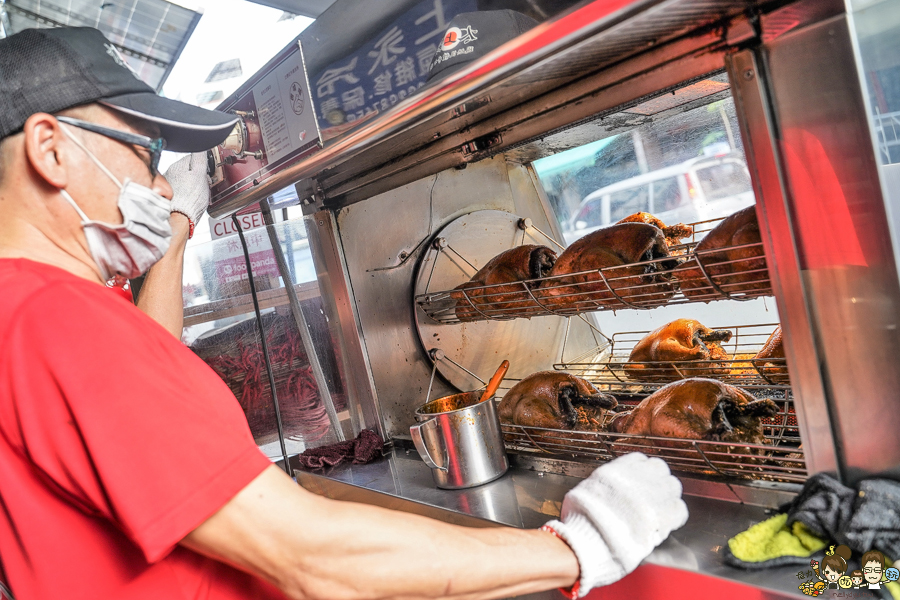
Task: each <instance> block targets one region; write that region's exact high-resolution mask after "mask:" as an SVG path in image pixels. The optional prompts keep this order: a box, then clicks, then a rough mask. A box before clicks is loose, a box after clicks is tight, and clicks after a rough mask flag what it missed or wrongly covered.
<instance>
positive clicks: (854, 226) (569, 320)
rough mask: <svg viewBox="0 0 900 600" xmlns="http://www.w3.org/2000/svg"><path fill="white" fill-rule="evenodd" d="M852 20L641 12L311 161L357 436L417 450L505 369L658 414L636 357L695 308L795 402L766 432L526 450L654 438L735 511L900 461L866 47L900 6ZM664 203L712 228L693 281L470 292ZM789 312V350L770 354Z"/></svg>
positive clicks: (321, 250) (880, 177)
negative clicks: (451, 398)
mask: <svg viewBox="0 0 900 600" xmlns="http://www.w3.org/2000/svg"><path fill="white" fill-rule="evenodd" d="M593 4H602V3H593ZM851 4H852V3H851ZM872 4H873V5H874V6H875V9H879V6H881V9H884V8H885V6H884V5H885V4H890V3H880V4H879V3H877V2H875V3H872ZM591 6H593V5H587V7H586V8H585V7H582V8H580V9H578V10H576V11H574V12H573V13H572V14H575V15H576V16H577V13H578V11H579V10H580V11H587V10H589V9H590V7H591ZM846 8H847V7H845V4H844V2H838V1H832V0H824V1H823V0H812V1H809V0H807V1H800V2H750V1H740V2H738V1H734V2H727V1H720V2H700V1H675V0H673V1H668V2H635V3H632V5H631V7H630V9H629V10H628V11H623V12H622V13H621V14H615V15H612V16H610V15H605V16H603V17H602V18H597V20H596V21H590V20H589V19H588V20H586V21H585V23H586V24H585V25H584V26H583V27H582V28H581V29H578V30H577V31H576V32H575V33H572V34H569V35H568V36H566V37H562V36H561V37H559V38H558V40H557V43H556V44H552V45H549V46H547V47H544V48H541V49H539V50H535V51H533V52H532V54H529V55H527V56H526V58H525V59H522V60H520V61H518V62H516V63H509V62H507V63H504V64H503V65H501V66H498V68H497V69H496V70H495V72H493V73H491V74H489V75H485V76H482V77H481V78H474V79H472V78H470V79H465V80H463V82H462V83H457V84H448V85H447V86H445V87H442V86H441V85H438V86H436V87H435V88H433V89H432V91H431V95H430V96H428V98H429V100H428V101H427V102H425V101H423V102H421V103H418V104H417V103H415V102H410V103H407V105H404V107H398V109H397V110H395V111H392V112H390V113H388V114H387V115H385V116H384V118H382V119H379V120H376V121H375V122H373V123H371V124H369V125H366V126H365V127H363V128H360V129H359V130H358V131H357V132H355V133H353V132H351V133H350V134H347V136H346V137H345V138H343V139H340V140H338V141H337V142H336V143H334V144H332V145H330V146H326V148H325V150H324V151H323V152H321V153H319V155H317V156H314V157H313V158H310V159H307V160H305V161H302V162H301V163H300V164H298V165H296V166H295V167H293V168H292V170H290V171H289V173H288V174H287V175H285V177H293V178H294V179H293V180H294V181H296V180H300V183H298V184H297V186H296V189H297V198H298V199H299V200H302V201H303V212H304V215H305V216H304V224H305V229H306V230H307V231H308V239H309V248H310V252H311V258H312V261H313V262H314V264H315V267H316V272H317V274H318V276H317V282H316V283H317V286H318V289H319V290H320V294H321V298H322V305H323V306H322V310H321V312H322V314H323V315H325V318H326V320H327V321H328V327H329V329H330V331H331V339H332V340H333V341H335V342H334V343H335V344H336V345H337V347H338V348H339V352H337V353H336V354H338V355H339V357H338V359H337V362H338V363H339V364H340V365H342V369H343V371H342V372H343V377H344V378H345V379H346V380H347V382H346V385H345V386H344V387H345V388H346V390H347V396H348V398H350V405H351V407H350V409H349V413H350V414H352V415H353V422H352V429H353V430H358V429H359V428H360V427H376V428H378V429H379V430H380V431H381V432H383V433H384V435H385V437H386V438H387V439H389V440H393V441H394V442H395V443H398V444H400V443H404V441H405V439H406V435H407V433H408V428H409V426H410V425H411V424H412V423H413V421H414V417H413V414H414V411H415V409H416V408H417V407H418V406H420V405H421V404H423V403H424V402H425V401H426V399H427V398H429V397H430V398H435V397H437V396H440V395H446V394H452V393H456V392H457V391H467V390H473V389H477V388H479V387H480V386H482V385H483V384H484V382H485V381H486V380H487V379H488V378H489V377H490V375H491V374H492V372H493V371H494V369H495V368H496V367H497V365H498V364H499V363H500V361H501V360H503V359H508V360H509V361H510V363H511V368H510V371H509V373H508V376H507V379H506V380H505V381H504V384H503V386H502V388H501V394H502V393H503V391H505V390H508V389H509V388H510V387H511V386H512V385H514V384H515V383H516V382H517V381H519V380H521V379H522V378H524V377H526V376H528V375H530V374H531V373H534V372H536V371H543V370H559V371H566V372H570V373H573V374H575V375H578V376H580V377H583V378H585V379H587V380H589V381H591V382H592V383H593V384H594V385H595V386H597V387H598V388H600V389H601V390H603V391H606V392H608V393H612V394H614V395H615V396H616V397H617V398H618V400H619V402H620V403H621V404H623V405H634V404H636V403H638V402H640V400H641V399H643V398H645V397H646V396H647V395H649V394H651V393H652V392H653V391H654V390H656V389H658V388H659V387H660V385H661V383H660V381H659V380H658V379H656V380H654V378H653V377H650V378H641V377H639V376H635V375H634V374H633V372H630V371H629V370H628V369H626V365H625V363H626V362H627V361H628V357H629V355H630V352H631V349H632V348H633V346H634V345H635V343H636V342H637V341H638V340H640V338H641V337H642V336H643V335H644V334H645V333H646V332H648V331H650V330H652V329H655V328H656V327H659V326H660V325H663V324H665V323H666V322H668V321H671V320H674V319H677V318H692V319H697V320H700V321H701V322H702V323H704V324H705V325H707V326H709V327H711V328H714V329H728V330H730V331H731V334H732V335H731V338H730V341H728V342H725V343H723V344H722V350H723V351H724V353H725V356H724V357H723V359H722V362H721V363H720V364H719V365H718V370H717V371H716V376H717V377H719V378H721V379H722V380H723V381H725V382H727V383H731V384H733V385H737V386H739V387H741V388H743V389H745V390H747V391H748V392H750V393H751V394H752V395H753V396H756V397H758V398H769V399H772V400H774V401H775V402H776V404H777V406H778V411H777V414H776V415H774V416H772V417H769V418H767V419H766V420H765V421H764V423H763V433H764V440H760V441H757V442H754V443H732V442H729V443H728V444H723V443H721V442H718V443H717V442H715V441H703V440H679V441H676V442H673V440H671V439H659V438H650V437H646V436H644V437H641V436H632V435H626V434H614V433H610V432H605V431H602V430H601V431H597V432H585V431H578V432H573V431H568V430H546V429H539V428H529V427H521V426H513V425H504V432H505V436H506V443H507V447H508V450H509V451H510V452H511V453H512V455H513V460H514V462H515V463H516V464H518V465H519V466H524V467H526V468H528V467H530V468H540V469H541V470H545V471H553V472H558V473H563V474H579V473H585V472H587V470H588V469H590V468H591V467H592V466H593V465H596V464H597V463H598V462H602V461H605V460H609V459H610V458H611V457H614V456H615V455H617V454H620V453H622V452H627V451H629V450H634V449H638V450H643V451H646V452H651V453H654V454H657V455H659V456H662V457H663V458H664V459H665V460H667V461H668V462H669V463H670V465H671V467H672V469H673V470H674V471H677V472H678V473H679V474H681V475H682V476H683V477H684V481H685V482H686V483H685V486H686V489H689V491H690V490H693V491H695V492H696V493H699V494H703V495H711V496H721V497H723V498H725V499H734V496H735V494H737V496H738V497H740V496H742V494H743V495H744V496H745V497H746V495H748V494H749V495H752V494H754V493H757V492H758V491H759V490H761V489H770V490H775V491H779V492H781V491H790V490H796V489H797V484H800V483H802V482H803V481H804V480H805V479H806V478H807V477H808V476H809V475H810V474H813V473H818V472H822V471H833V472H837V473H838V474H839V476H840V477H842V478H843V479H845V480H848V481H853V480H854V479H856V478H859V477H860V476H863V475H865V474H867V473H873V472H879V471H885V470H891V469H894V470H896V469H897V465H898V464H900V436H897V435H896V431H898V430H900V410H897V404H896V400H895V398H896V397H897V395H898V392H900V369H898V368H897V365H896V359H895V357H896V356H897V355H898V354H900V352H898V351H900V334H898V329H897V327H896V320H897V315H898V314H900V285H898V270H897V260H896V256H897V252H896V247H897V246H896V240H895V239H894V238H893V237H892V229H893V224H892V221H891V219H892V218H894V215H893V214H892V211H891V205H890V203H889V202H888V198H889V197H891V194H897V189H896V188H897V186H893V184H891V181H893V180H892V179H891V177H892V176H893V175H892V174H893V170H892V167H891V165H892V162H891V161H892V158H893V154H892V152H893V150H892V146H890V143H889V142H890V141H891V140H890V139H889V136H888V134H887V133H885V132H886V131H888V130H889V127H888V126H889V125H891V124H892V123H893V121H891V120H890V119H889V118H886V117H879V118H878V119H875V117H873V116H872V115H875V114H878V113H877V111H875V110H873V106H872V103H873V101H872V100H871V98H872V90H871V85H870V81H869V80H868V79H867V78H868V77H869V76H870V75H871V73H872V72H877V71H878V69H886V68H891V69H893V68H895V65H893V63H890V64H887V65H881V66H878V65H875V66H871V61H870V62H866V61H869V58H867V57H866V52H867V46H866V43H867V41H866V40H868V42H870V43H874V42H873V40H874V41H877V39H878V36H879V35H882V34H883V33H884V32H885V31H896V28H894V29H891V26H890V23H893V21H891V19H893V18H894V17H896V15H893V12H896V11H892V9H887V10H888V11H889V12H891V14H892V15H893V16H892V17H891V19H887V18H885V16H884V15H882V16H881V17H880V18H881V23H882V24H883V28H882V30H880V31H869V33H868V34H866V35H868V36H869V37H865V35H863V34H862V33H860V32H861V31H863V29H864V26H865V25H866V22H864V21H865V20H866V19H867V18H868V19H869V20H870V21H872V20H873V18H872V16H871V14H866V11H865V10H860V11H857V12H852V11H851V12H850V13H848V12H845V9H846ZM863 8H865V7H863ZM881 9H879V10H881ZM870 13H871V11H870ZM586 14H587V13H585V15H586ZM570 16H571V15H570ZM874 20H875V21H878V18H874ZM895 20H896V19H895ZM885 23H886V24H885ZM869 25H871V23H869ZM895 25H896V24H895ZM870 29H871V27H870ZM876 29H877V28H876ZM875 54H877V53H875ZM876 58H878V59H879V60H882V61H884V60H886V59H885V58H884V57H883V56H876ZM872 60H875V59H872ZM423 97H424V96H423ZM895 110H896V109H895ZM879 128H880V129H879ZM881 150H883V151H881ZM894 179H896V178H894ZM281 183H283V181H281ZM277 184H278V182H275V183H272V184H270V185H269V187H265V186H261V187H263V188H264V189H261V190H258V191H257V192H255V193H254V194H255V195H254V197H253V198H249V199H245V203H248V202H249V201H252V200H258V199H259V198H258V197H256V196H259V197H264V196H266V195H270V194H271V193H272V191H273V190H274V187H275V186H276V185H277ZM270 188H272V189H270ZM754 204H755V206H756V214H757V215H758V218H759V223H760V230H761V231H760V233H761V241H760V242H757V243H755V244H749V245H747V246H746V247H742V248H738V249H744V250H747V249H749V250H755V251H757V253H760V252H761V253H762V254H764V257H765V266H764V267H762V268H760V267H759V265H758V262H759V261H757V262H756V263H752V264H750V263H748V264H749V265H750V266H747V267H745V271H746V275H747V277H745V278H743V279H741V280H740V281H739V282H737V283H735V281H734V280H733V279H729V278H728V277H722V276H721V275H719V274H718V272H717V269H716V268H715V267H716V263H715V261H714V260H713V258H710V259H709V260H706V258H707V257H706V256H705V255H704V253H703V251H702V249H697V244H698V243H699V241H700V240H701V239H702V238H703V236H704V235H705V234H706V233H707V232H708V231H710V229H712V228H713V227H714V226H715V225H716V224H717V223H718V222H719V221H720V220H721V219H722V218H724V217H726V216H728V215H729V214H732V213H733V212H735V211H737V210H740V209H742V208H745V207H747V206H752V205H754ZM231 208H235V207H225V208H222V209H220V211H221V212H222V213H223V214H224V212H225V211H227V210H228V209H231ZM639 211H646V212H653V213H656V214H657V215H658V216H660V217H661V218H663V220H664V221H666V224H667V225H671V224H674V223H676V222H682V223H685V224H687V225H688V226H689V232H688V234H687V235H685V236H684V237H683V238H682V240H681V241H680V243H678V244H676V245H674V246H673V251H674V253H675V254H677V256H678V257H679V260H683V261H684V262H685V264H691V261H693V263H692V264H694V266H695V268H694V269H693V270H692V271H691V272H690V273H689V274H686V275H685V276H684V277H683V278H681V279H680V285H675V284H674V283H667V284H665V285H668V286H669V287H668V288H667V289H660V285H659V282H658V281H654V282H651V281H649V280H648V279H646V276H641V275H638V276H635V275H634V271H624V270H620V271H619V272H617V270H616V269H615V268H613V269H603V270H601V271H600V272H599V275H600V277H601V279H602V281H603V284H604V285H605V286H606V287H605V288H604V290H605V292H603V293H600V294H598V293H597V291H596V288H592V289H578V287H577V286H569V287H571V288H572V289H566V290H565V296H566V297H567V299H568V302H565V303H562V304H560V303H554V302H550V301H547V300H546V298H542V297H541V296H540V295H537V294H535V293H534V292H533V291H530V288H529V287H528V286H525V285H523V286H522V287H521V289H520V290H518V291H517V294H518V296H517V297H516V302H510V301H509V299H508V298H505V299H504V298H503V297H501V296H499V292H498V291H497V290H491V289H489V288H482V289H479V290H477V291H478V292H479V293H480V294H481V295H480V302H473V297H472V294H471V293H468V292H463V293H460V292H458V291H455V290H454V288H456V287H457V286H459V285H460V284H462V283H464V282H465V281H467V280H468V278H469V277H471V276H472V274H473V273H474V272H475V271H477V270H478V269H479V268H480V267H481V266H483V265H484V264H485V263H486V262H487V261H488V260H489V259H491V258H492V257H493V256H495V255H496V254H498V253H499V252H501V251H504V250H508V249H510V248H512V247H515V246H518V245H522V244H542V245H546V246H549V247H551V248H553V249H555V250H557V251H562V249H563V248H565V247H566V246H567V245H568V244H569V243H571V242H573V241H574V240H576V239H578V238H579V237H580V236H583V235H585V234H587V233H589V232H590V231H592V230H593V229H596V228H597V227H600V226H603V225H605V224H609V223H614V222H615V221H617V220H618V219H619V218H621V217H623V216H627V215H628V214H631V213H634V212H639ZM670 221H671V222H670ZM715 260H724V259H721V258H718V259H715ZM653 262H654V261H652V260H650V261H645V262H644V263H641V264H640V265H638V266H639V267H642V268H644V272H653V271H654V269H653V268H652V267H653V266H654V265H653ZM632 266H634V265H632ZM665 285H664V286H663V287H665ZM558 287H563V286H562V284H560V285H559V286H558ZM492 293H493V294H494V295H495V297H496V300H495V301H493V302H492V301H491V300H490V298H491V297H492V296H491V294H492ZM485 299H487V300H485ZM777 324H780V325H781V327H782V328H783V331H784V340H785V354H786V359H783V360H782V361H780V362H779V361H774V362H766V363H760V362H759V361H754V360H752V359H753V357H754V356H755V354H756V352H757V351H758V350H759V349H760V348H761V347H762V345H763V344H764V343H765V341H766V339H767V338H768V337H769V335H770V334H771V333H772V332H773V330H774V328H775V326H776V325H777ZM643 366H645V367H648V371H649V372H653V369H652V367H654V366H655V367H657V368H659V367H660V365H643ZM675 368H676V370H678V373H679V376H683V377H689V376H691V375H693V374H698V373H694V372H692V370H691V369H692V368H694V367H692V366H691V365H676V367H675ZM679 369H680V370H679ZM645 372H647V371H645ZM598 425H600V426H602V425H603V424H602V423H598ZM600 429H602V427H600ZM736 490H744V491H736ZM747 490H749V491H747ZM779 497H781V498H783V497H782V496H779ZM759 502H760V503H767V502H772V500H766V499H762V500H760V501H759Z"/></svg>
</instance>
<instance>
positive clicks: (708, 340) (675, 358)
mask: <svg viewBox="0 0 900 600" xmlns="http://www.w3.org/2000/svg"><path fill="white" fill-rule="evenodd" d="M730 339H731V331H729V330H727V329H718V330H716V329H710V328H709V327H706V326H705V325H703V324H702V323H700V321H695V320H694V319H678V320H675V321H672V322H671V323H667V324H665V325H663V326H662V327H660V328H658V329H656V330H654V331H651V332H650V333H648V334H647V335H646V336H644V337H643V338H642V339H641V341H639V342H638V343H637V344H636V345H635V347H634V349H632V351H631V355H630V356H629V357H628V362H627V363H626V364H625V367H624V368H625V374H626V375H628V377H629V378H631V379H636V380H641V381H675V380H677V379H687V378H689V377H714V376H716V375H727V374H728V372H729V368H728V367H727V366H724V365H722V364H721V363H716V362H715V361H717V360H727V359H728V358H729V356H728V354H727V353H726V352H725V350H723V349H722V347H721V346H720V345H719V344H718V342H727V341H729V340H730Z"/></svg>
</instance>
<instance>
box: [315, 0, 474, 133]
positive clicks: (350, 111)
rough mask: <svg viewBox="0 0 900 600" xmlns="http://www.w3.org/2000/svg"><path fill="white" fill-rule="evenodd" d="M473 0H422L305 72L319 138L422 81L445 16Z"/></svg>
mask: <svg viewBox="0 0 900 600" xmlns="http://www.w3.org/2000/svg"><path fill="white" fill-rule="evenodd" d="M476 9H477V7H476V0H423V1H422V2H420V3H419V4H417V5H416V6H415V7H414V8H412V9H410V10H409V11H408V12H406V13H405V14H404V15H403V16H401V17H399V18H398V19H397V20H396V21H395V22H394V23H393V24H391V25H389V26H388V27H387V28H385V29H384V30H383V31H381V32H380V33H379V34H378V35H375V36H373V38H372V39H371V40H370V41H369V42H367V43H366V44H363V46H362V47H361V48H358V49H357V50H356V51H355V52H354V53H353V54H350V55H349V56H346V57H344V58H343V59H341V60H339V61H336V62H335V63H334V64H331V65H329V66H328V68H326V69H324V70H323V71H322V72H321V73H319V74H317V75H314V76H313V77H311V80H312V87H313V89H314V90H315V94H316V102H315V106H316V109H317V110H316V112H317V117H318V119H319V126H320V128H321V130H322V135H323V137H324V138H330V137H334V136H335V135H338V134H340V133H342V132H343V131H345V130H346V129H347V128H349V127H352V126H353V124H354V123H355V122H357V121H361V120H364V119H366V118H368V117H371V116H374V115H376V114H378V113H381V112H384V111H386V110H388V109H390V108H391V107H392V106H394V105H395V104H397V103H398V102H400V101H402V100H404V99H406V98H408V97H409V96H411V95H413V94H415V93H416V91H417V90H418V89H419V88H420V87H422V86H423V85H425V80H426V79H427V78H428V71H429V69H430V67H431V62H432V60H433V59H434V56H435V52H437V49H438V45H439V44H440V43H441V41H442V39H443V36H444V35H445V33H446V32H447V27H448V24H449V22H450V20H451V19H453V17H454V16H456V15H457V14H459V13H463V12H470V11H474V10H476Z"/></svg>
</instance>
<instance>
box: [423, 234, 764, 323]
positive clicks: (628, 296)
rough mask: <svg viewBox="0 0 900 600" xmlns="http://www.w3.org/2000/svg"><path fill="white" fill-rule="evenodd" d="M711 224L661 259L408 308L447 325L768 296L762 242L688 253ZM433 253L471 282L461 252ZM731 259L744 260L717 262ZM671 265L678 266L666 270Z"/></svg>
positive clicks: (427, 300)
mask: <svg viewBox="0 0 900 600" xmlns="http://www.w3.org/2000/svg"><path fill="white" fill-rule="evenodd" d="M719 221H721V219H715V220H710V221H703V222H699V223H692V224H690V225H689V227H691V228H692V231H693V233H692V235H691V237H690V240H689V241H688V242H686V243H683V244H679V245H676V246H672V247H671V248H670V252H671V255H670V256H668V257H665V258H657V259H653V260H648V261H643V262H637V263H630V264H626V265H619V266H614V267H605V268H602V269H597V270H590V271H582V272H579V273H571V274H565V275H557V276H554V277H545V278H542V279H532V280H527V281H518V282H514V283H504V284H496V285H486V286H473V287H465V288H463V287H458V288H456V289H454V290H442V291H435V292H432V291H430V290H429V289H428V287H426V289H425V292H424V293H421V294H418V295H417V296H416V298H415V301H416V304H417V305H418V306H419V307H420V308H421V309H422V310H423V311H424V312H425V314H427V315H428V316H429V317H430V318H431V319H433V320H435V321H437V322H439V323H444V324H453V323H461V322H471V321H485V320H509V319H520V318H531V317H538V316H544V315H559V316H564V317H569V316H573V315H577V314H580V313H584V312H593V311H600V310H621V309H629V308H631V309H651V308H656V307H658V306H667V305H672V304H683V303H688V302H710V301H713V300H740V301H744V300H752V299H754V298H758V297H760V296H771V295H772V286H771V283H770V281H769V274H768V270H767V268H766V266H765V252H764V250H763V248H762V243H756V244H745V245H741V246H732V247H726V248H716V249H712V250H703V251H697V250H696V246H697V244H698V243H699V241H700V239H702V237H703V236H704V235H705V234H706V233H708V232H709V231H710V230H711V229H712V228H713V227H715V225H716V224H718V222H719ZM434 251H436V252H437V253H438V254H440V253H442V252H443V253H446V254H447V255H448V257H449V258H450V259H451V260H454V259H456V262H457V263H458V259H461V260H462V262H463V263H464V264H467V265H468V266H469V267H470V269H471V270H472V275H474V273H475V271H477V269H475V267H474V266H472V262H471V261H469V260H467V259H466V258H465V256H464V254H463V253H461V252H460V251H459V250H457V249H455V248H453V247H451V246H449V245H447V244H446V243H443V244H435V245H434ZM737 252H741V253H743V254H745V255H750V256H749V257H741V258H732V259H729V258H728V257H727V256H725V254H734V253H737ZM673 261H677V264H678V266H676V267H674V268H673V265H672V263H673ZM436 262H437V261H436V259H435V264H436ZM759 263H762V265H760V264H759ZM429 284H430V279H429Z"/></svg>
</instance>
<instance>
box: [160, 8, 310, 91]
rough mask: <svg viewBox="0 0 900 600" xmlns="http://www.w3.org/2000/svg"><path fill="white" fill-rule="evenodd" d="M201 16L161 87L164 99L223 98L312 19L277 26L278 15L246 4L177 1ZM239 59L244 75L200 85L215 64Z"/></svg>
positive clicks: (290, 21) (279, 22) (280, 22)
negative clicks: (207, 94)
mask: <svg viewBox="0 0 900 600" xmlns="http://www.w3.org/2000/svg"><path fill="white" fill-rule="evenodd" d="M175 3H176V4H180V5H182V6H185V7H187V8H190V9H192V10H196V11H198V12H202V13H203V16H202V17H201V18H200V22H199V23H198V24H197V28H196V29H195V30H194V34H193V35H192V36H191V39H190V40H189V41H188V44H187V46H186V47H185V49H184V51H183V52H182V54H181V57H180V58H179V59H178V62H176V63H175V68H174V69H173V70H172V73H171V74H170V75H169V79H168V80H167V81H166V83H165V85H164V86H163V94H164V95H165V96H167V97H169V98H174V99H176V100H181V101H182V102H187V103H189V104H197V102H196V100H197V95H198V94H199V93H202V92H205V91H215V90H219V89H221V90H222V91H223V92H224V93H225V97H226V98H227V97H228V96H229V95H230V94H231V93H232V92H234V91H235V90H236V89H237V88H238V87H240V85H241V84H242V83H244V81H246V80H247V78H249V77H250V76H251V75H253V74H254V73H255V72H256V71H257V70H259V68H260V67H262V66H263V65H264V64H266V62H267V61H268V60H269V59H270V58H272V57H273V56H275V54H276V53H277V52H278V51H279V50H281V49H282V48H284V47H285V46H287V45H288V44H289V43H290V42H291V41H292V40H293V39H294V38H295V37H297V36H298V35H300V32H301V31H303V30H304V29H306V27H307V26H308V25H309V24H310V23H312V19H308V18H306V17H295V18H293V19H288V20H284V21H279V19H280V18H281V16H282V14H283V13H282V11H280V10H276V9H274V8H269V7H266V6H261V5H259V4H254V3H252V2H247V1H246V0H179V1H177V2H175ZM233 58H239V59H240V61H241V67H242V69H243V74H242V75H241V76H240V77H237V78H235V79H228V80H225V81H218V82H215V83H210V84H207V83H204V82H205V81H206V77H207V76H208V75H209V73H210V71H212V69H213V67H214V66H216V64H218V63H219V62H222V61H225V60H229V59H233Z"/></svg>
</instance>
